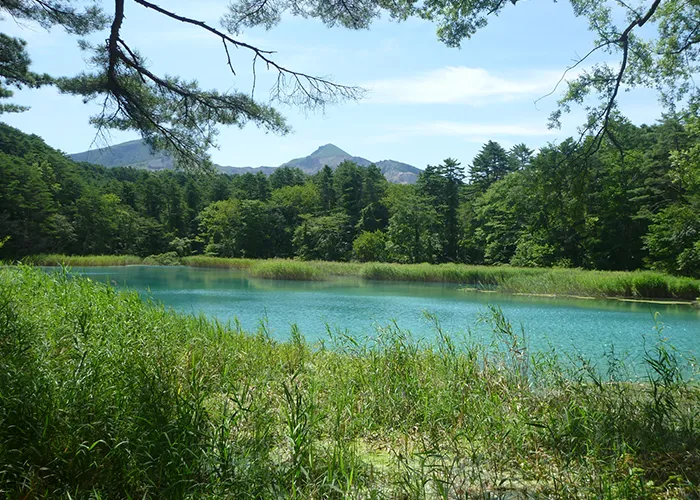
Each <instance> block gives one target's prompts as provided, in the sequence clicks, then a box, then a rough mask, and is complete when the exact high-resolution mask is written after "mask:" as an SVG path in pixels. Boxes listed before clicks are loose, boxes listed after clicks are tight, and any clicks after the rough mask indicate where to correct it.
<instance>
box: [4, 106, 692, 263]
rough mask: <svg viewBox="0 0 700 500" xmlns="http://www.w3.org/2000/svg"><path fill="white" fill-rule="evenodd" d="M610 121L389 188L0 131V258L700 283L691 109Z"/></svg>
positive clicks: (354, 173)
mask: <svg viewBox="0 0 700 500" xmlns="http://www.w3.org/2000/svg"><path fill="white" fill-rule="evenodd" d="M611 127H613V130H614V135H613V134H610V136H609V138H606V139H605V140H603V141H601V142H600V143H595V142H594V139H593V138H592V137H589V138H588V139H586V140H584V141H580V142H579V141H576V140H575V139H574V138H570V139H568V140H566V141H563V142H562V143H560V144H550V145H547V146H545V147H543V148H541V149H540V150H539V151H537V152H535V151H533V149H530V148H529V147H528V146H527V145H525V144H518V145H516V146H514V147H512V148H510V149H509V150H507V149H505V148H504V147H503V146H502V145H500V144H499V143H498V142H495V141H488V142H487V143H486V144H485V145H484V146H483V147H482V148H481V151H480V153H479V154H478V155H477V156H476V157H475V158H474V159H473V160H472V161H471V163H470V164H468V165H466V166H465V165H464V163H465V162H464V159H460V160H462V164H460V161H458V160H456V159H452V158H447V159H445V160H444V161H442V162H441V163H440V164H438V165H428V166H427V167H426V168H425V170H424V171H423V173H422V174H421V175H420V177H419V179H418V182H417V183H416V184H415V185H398V184H389V183H388V182H387V181H386V180H385V179H384V177H383V176H382V175H381V172H380V171H379V169H378V168H376V167H374V166H370V167H359V166H357V165H355V164H353V163H351V162H345V163H343V164H341V165H340V166H338V167H337V168H336V169H331V168H329V167H325V168H323V169H322V170H321V171H320V172H319V173H317V174H315V175H312V176H309V175H306V174H304V173H303V172H301V171H300V170H298V169H295V168H289V167H282V168H279V169H277V170H276V171H275V172H274V173H273V174H272V175H270V176H269V177H267V176H265V175H263V174H261V173H260V174H250V173H246V174H243V175H225V174H217V173H213V172H209V171H207V170H206V169H199V170H194V171H192V170H187V171H184V170H170V171H162V172H148V171H145V170H137V169H134V168H123V167H117V168H105V167H101V166H96V165H91V164H86V163H80V164H79V163H75V162H73V161H71V160H70V159H68V158H67V157H66V155H64V154H63V153H61V152H60V151H57V150H55V149H53V148H51V147H50V146H48V145H46V144H45V143H44V141H43V140H42V139H41V138H40V137H37V136H35V135H27V134H24V133H22V132H20V131H19V130H17V129H14V128H12V127H9V126H7V125H4V124H0V241H2V242H4V245H3V246H2V248H0V258H2V259H6V260H12V259H19V258H22V257H25V256H28V255H35V254H42V253H65V254H72V255H95V254H109V255H138V256H141V257H146V256H150V255H155V256H158V255H163V254H165V256H166V257H167V256H169V255H172V256H174V257H183V256H187V255H198V254H205V255H211V256H218V257H245V258H272V257H284V258H298V259H302V260H332V261H350V260H353V261H361V262H367V261H379V262H398V263H420V262H428V263H442V262H456V263H467V264H487V265H497V264H510V265H513V266H523V267H576V268H584V269H601V270H634V269H645V268H649V269H656V270H660V271H664V272H668V273H673V274H680V275H686V276H699V275H700V218H698V216H697V214H698V213H700V171H699V170H698V168H697V165H698V161H700V120H699V119H698V118H697V116H696V113H695V112H694V111H693V110H689V111H688V112H687V113H684V114H677V115H673V116H671V115H668V116H665V117H664V118H663V119H662V120H660V121H659V122H658V123H656V124H653V125H642V126H635V125H632V124H631V123H629V122H628V121H626V120H624V119H622V118H618V119H617V120H616V121H615V122H614V124H612V125H611ZM611 139H614V140H611Z"/></svg>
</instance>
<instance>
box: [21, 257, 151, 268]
mask: <svg viewBox="0 0 700 500" xmlns="http://www.w3.org/2000/svg"><path fill="white" fill-rule="evenodd" d="M22 261H23V262H25V263H26V264H32V265H35V266H60V265H64V266H70V267H92V266H97V267H102V266H132V265H140V264H143V259H142V258H141V257H137V256H135V255H60V254H48V255H46V254H44V255H32V256H30V257H25V258H24V259H22Z"/></svg>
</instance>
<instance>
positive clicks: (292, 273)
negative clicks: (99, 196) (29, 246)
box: [25, 254, 700, 301]
mask: <svg viewBox="0 0 700 500" xmlns="http://www.w3.org/2000/svg"><path fill="white" fill-rule="evenodd" d="M25 262H26V263H31V264H35V265H42V266H59V265H63V266H99V265H103V266H117V265H128V264H144V265H187V266H192V267H213V268H225V269H242V270H245V271H247V272H248V274H249V275H250V276H252V277H256V278H268V279H288V280H327V279H333V278H334V277H338V276H356V277H360V278H363V279H369V280H383V281H420V282H436V283H459V284H463V285H465V289H467V290H497V291H500V292H506V293H526V294H543V295H579V296H586V297H626V298H639V299H642V298H648V299H682V300H691V301H693V300H697V299H698V298H699V297H700V280H698V279H694V278H685V277H680V276H672V275H668V274H665V273H661V272H657V271H633V272H624V271H614V272H613V271H588V270H583V269H564V268H558V269H557V268H555V269H551V268H550V269H542V268H523V267H520V268H519V267H511V266H469V265H466V264H389V263H379V262H367V263H357V262H326V261H299V260H288V259H269V260H255V259H227V258H222V257H207V256H190V257H184V258H177V256H176V255H174V254H165V255H158V256H151V257H147V258H146V259H139V258H138V257H120V256H94V257H91V256H86V257H81V256H77V257H75V256H62V255H36V256H32V257H30V258H27V259H25Z"/></svg>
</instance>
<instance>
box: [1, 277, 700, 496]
mask: <svg viewBox="0 0 700 500" xmlns="http://www.w3.org/2000/svg"><path fill="white" fill-rule="evenodd" d="M485 314H486V315H487V316H488V318H489V321H490V323H491V326H492V329H493V340H492V342H491V343H490V344H489V345H476V344H472V343H470V342H468V341H459V340H457V338H455V337H453V336H450V335H449V334H448V333H447V332H445V331H443V329H442V327H441V326H440V323H439V319H438V318H436V317H434V316H426V320H427V321H430V322H431V323H432V325H433V327H434V331H435V341H434V342H432V343H424V342H417V341H415V340H413V339H412V337H411V335H410V332H407V331H405V330H403V329H401V328H400V326H399V325H397V324H395V323H388V324H386V325H384V326H380V327H378V328H377V331H376V334H375V335H374V336H373V337H372V338H369V339H365V340H360V339H355V338H351V337H349V336H348V335H346V334H345V333H343V332H340V331H337V332H336V331H329V332H328V338H327V339H326V340H325V341H324V342H323V343H322V344H319V345H310V344H309V343H308V342H306V341H305V340H304V337H303V333H302V332H300V331H299V330H298V329H297V328H296V327H295V326H292V327H291V331H290V335H289V340H288V341H285V342H282V341H278V340H275V339H273V338H271V337H270V335H269V333H268V331H267V330H266V329H265V325H264V323H261V326H260V329H259V330H258V331H256V332H250V333H246V332H243V331H241V330H240V328H238V327H237V326H236V325H225V324H220V323H217V322H215V321H210V320H208V319H206V318H204V317H199V316H191V315H182V314H176V313H174V312H172V311H169V310H166V309H164V308H163V307H162V306H160V305H158V304H153V303H148V302H144V301H142V300H141V299H140V297H139V296H138V295H137V294H135V293H128V292H117V291H115V289H113V288H111V287H109V286H107V285H104V284H100V283H95V282H92V281H89V280H86V279H82V278H73V277H70V276H69V275H68V274H67V273H65V271H63V272H61V271H56V272H50V273H46V272H42V271H41V270H39V269H36V268H30V267H23V266H19V267H4V268H0V325H2V328H0V493H1V494H2V495H4V496H6V497H9V498H34V497H65V498H69V497H70V498H144V497H161V498H176V499H179V498H251V499H252V498H256V499H257V498H319V499H320V498H377V499H382V498H407V499H409V498H410V499H412V498H417V499H422V498H445V499H447V498H466V497H470V498H472V497H475V498H505V497H508V498H525V497H543V498H567V499H568V498H620V499H623V498H625V499H626V498H695V497H697V496H698V495H699V494H700V489H699V488H698V485H700V451H699V450H700V389H699V387H698V384H697V381H696V380H697V379H696V377H697V376H698V374H697V372H695V371H693V370H694V369H695V368H694V367H697V364H694V363H693V361H692V360H685V359H684V358H683V357H682V356H681V354H680V353H678V352H677V351H675V350H674V349H673V348H672V347H671V346H669V345H668V344H667V343H666V341H664V340H663V336H662V335H659V338H658V339H657V341H656V342H650V343H649V345H648V347H647V351H646V352H647V354H646V356H645V359H644V361H643V362H644V364H645V366H646V372H647V373H648V375H647V376H646V377H644V378H642V379H634V378H633V377H632V376H631V375H630V374H629V373H628V372H627V371H626V367H625V366H623V365H620V364H619V363H618V362H617V361H615V358H614V356H610V357H608V359H609V363H608V365H607V366H594V365H593V363H591V362H590V361H589V360H575V361H570V362H566V363H564V362H562V360H561V359H559V358H558V357H557V354H556V353H553V352H550V353H546V354H536V353H531V352H529V351H528V349H527V344H526V343H525V342H524V339H523V338H522V337H521V336H520V335H519V334H518V333H517V330H514V329H513V328H512V327H511V325H510V324H509V323H508V321H507V319H506V318H504V317H503V314H502V313H501V312H500V310H498V309H493V308H492V309H491V310H489V311H486V312H485Z"/></svg>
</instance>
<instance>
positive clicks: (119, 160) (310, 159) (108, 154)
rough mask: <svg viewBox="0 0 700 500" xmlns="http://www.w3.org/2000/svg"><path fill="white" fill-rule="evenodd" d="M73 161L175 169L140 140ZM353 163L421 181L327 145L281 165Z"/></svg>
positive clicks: (404, 169) (389, 163)
mask: <svg viewBox="0 0 700 500" xmlns="http://www.w3.org/2000/svg"><path fill="white" fill-rule="evenodd" d="M69 156H70V157H71V159H73V160H75V161H78V162H81V161H84V162H88V163H95V164H98V165H104V166H105V167H126V166H132V167H136V168H144V169H148V170H153V171H156V170H163V169H171V168H173V166H174V164H173V158H172V156H170V155H169V154H168V153H166V152H164V151H157V152H155V153H154V152H151V150H150V148H149V147H148V146H147V145H146V144H145V143H144V142H143V141H140V140H136V141H129V142H124V143H121V144H116V145H114V146H110V147H107V148H101V149H95V150H90V151H85V152H83V153H75V154H72V155H69ZM346 160H347V161H352V162H355V163H357V164H358V165H360V166H361V167H367V166H369V165H371V164H372V163H374V164H375V165H377V167H379V168H380V169H381V171H382V174H384V177H386V179H387V180H388V181H389V182H393V183H396V184H413V183H414V182H416V179H417V178H418V174H419V173H420V170H419V169H417V168H416V167H413V166H411V165H408V164H407V163H401V162H398V161H394V160H382V161H379V162H371V161H370V160H368V159H366V158H362V157H361V156H352V155H350V154H348V153H346V152H345V151H343V150H342V149H340V148H339V147H338V146H335V145H333V144H326V145H325V146H321V147H320V148H318V149H317V150H316V151H314V152H313V153H311V154H310V155H309V156H304V157H303V158H295V159H293V160H290V161H288V162H286V163H283V164H282V165H280V166H281V167H297V168H299V169H301V170H302V171H303V172H304V173H306V174H315V173H316V172H318V171H319V170H321V169H322V168H323V167H324V165H328V166H329V167H331V168H335V167H337V166H338V165H340V164H341V163H342V162H344V161H346ZM216 167H217V168H218V169H219V171H220V172H223V173H225V174H231V175H236V174H244V173H248V172H250V173H257V172H262V173H264V174H265V175H270V174H271V173H272V172H274V169H275V168H276V167H228V166H222V165H216Z"/></svg>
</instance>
